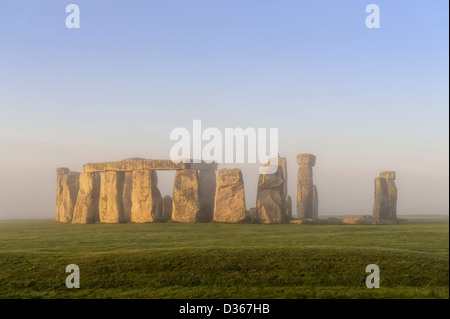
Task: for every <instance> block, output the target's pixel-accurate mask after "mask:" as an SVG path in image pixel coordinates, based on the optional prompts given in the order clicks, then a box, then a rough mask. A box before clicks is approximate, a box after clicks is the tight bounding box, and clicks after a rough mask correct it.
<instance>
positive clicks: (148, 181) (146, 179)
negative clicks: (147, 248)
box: [131, 170, 163, 223]
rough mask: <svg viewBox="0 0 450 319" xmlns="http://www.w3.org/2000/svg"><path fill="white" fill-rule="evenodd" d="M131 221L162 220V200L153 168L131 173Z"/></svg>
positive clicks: (148, 221)
mask: <svg viewBox="0 0 450 319" xmlns="http://www.w3.org/2000/svg"><path fill="white" fill-rule="evenodd" d="M132 181H133V186H132V190H131V202H132V206H131V222H133V223H152V222H159V221H161V220H162V214H163V200H162V196H161V193H160V191H159V189H158V176H157V175H156V171H155V170H137V171H133V174H132Z"/></svg>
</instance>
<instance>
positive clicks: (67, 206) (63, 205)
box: [58, 172, 80, 223]
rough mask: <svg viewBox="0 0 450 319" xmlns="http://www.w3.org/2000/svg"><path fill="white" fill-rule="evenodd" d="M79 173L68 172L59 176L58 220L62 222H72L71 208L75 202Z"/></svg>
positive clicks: (72, 208)
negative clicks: (60, 187) (60, 188)
mask: <svg viewBox="0 0 450 319" xmlns="http://www.w3.org/2000/svg"><path fill="white" fill-rule="evenodd" d="M79 176H80V173H77V172H70V173H69V174H64V175H63V176H62V178H61V186H62V191H61V194H60V196H59V202H60V206H59V209H58V211H59V221H60V222H63V223H70V222H72V218H73V210H74V208H75V204H76V202H77V196H78V188H79Z"/></svg>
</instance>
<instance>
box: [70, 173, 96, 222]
mask: <svg viewBox="0 0 450 319" xmlns="http://www.w3.org/2000/svg"><path fill="white" fill-rule="evenodd" d="M79 185H80V187H79V190H78V196H77V202H76V204H75V208H74V211H73V219H72V224H93V223H95V222H97V221H99V220H100V217H99V210H98V206H99V198H100V174H99V173H81V174H80V177H79Z"/></svg>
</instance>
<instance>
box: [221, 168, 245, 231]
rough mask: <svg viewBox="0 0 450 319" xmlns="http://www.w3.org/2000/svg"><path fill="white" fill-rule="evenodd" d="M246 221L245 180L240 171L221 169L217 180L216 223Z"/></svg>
mask: <svg viewBox="0 0 450 319" xmlns="http://www.w3.org/2000/svg"><path fill="white" fill-rule="evenodd" d="M244 219H245V191H244V180H243V178H242V172H241V170H240V169H237V168H235V169H221V170H220V171H219V175H218V178H217V188H216V200H215V203H214V221H215V222H219V223H239V222H242V221H244Z"/></svg>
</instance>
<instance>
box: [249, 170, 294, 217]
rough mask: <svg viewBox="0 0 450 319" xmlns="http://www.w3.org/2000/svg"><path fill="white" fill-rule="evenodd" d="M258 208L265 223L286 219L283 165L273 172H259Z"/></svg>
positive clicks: (259, 215)
mask: <svg viewBox="0 0 450 319" xmlns="http://www.w3.org/2000/svg"><path fill="white" fill-rule="evenodd" d="M256 209H257V214H258V218H259V221H260V222H261V223H263V224H279V223H282V222H285V221H286V219H287V218H286V197H285V196H284V178H283V170H282V167H281V166H278V169H277V171H276V172H275V173H273V174H259V180H258V191H257V194H256Z"/></svg>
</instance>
